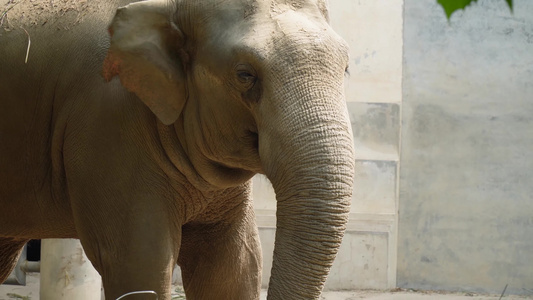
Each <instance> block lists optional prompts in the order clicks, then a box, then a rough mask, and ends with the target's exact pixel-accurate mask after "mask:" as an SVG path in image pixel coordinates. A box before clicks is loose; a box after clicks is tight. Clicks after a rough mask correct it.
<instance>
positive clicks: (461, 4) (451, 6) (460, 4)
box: [437, 0, 513, 19]
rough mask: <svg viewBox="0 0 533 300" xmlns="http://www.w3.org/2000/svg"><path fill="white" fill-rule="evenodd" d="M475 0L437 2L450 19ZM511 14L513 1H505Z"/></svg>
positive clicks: (438, 0) (442, 0)
mask: <svg viewBox="0 0 533 300" xmlns="http://www.w3.org/2000/svg"><path fill="white" fill-rule="evenodd" d="M476 1H477V0H437V2H438V3H439V4H440V5H441V6H442V8H444V12H446V17H447V18H448V19H450V16H451V15H452V14H453V13H454V12H455V11H456V10H459V9H464V8H465V7H467V6H468V5H470V3H472V2H476ZM505 2H507V5H508V6H509V9H510V10H511V12H512V11H513V0H505Z"/></svg>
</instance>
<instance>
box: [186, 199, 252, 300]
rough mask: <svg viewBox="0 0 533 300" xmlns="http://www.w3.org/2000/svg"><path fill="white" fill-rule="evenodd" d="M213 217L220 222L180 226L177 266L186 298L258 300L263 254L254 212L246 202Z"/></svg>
mask: <svg viewBox="0 0 533 300" xmlns="http://www.w3.org/2000/svg"><path fill="white" fill-rule="evenodd" d="M211 214H212V213H209V214H208V215H211ZM215 214H223V215H222V216H223V219H222V220H217V221H216V222H214V223H204V222H194V223H190V224H186V225H185V226H183V239H182V244H181V250H180V254H179V259H178V264H179V265H180V267H181V271H182V278H183V285H184V288H185V294H186V296H187V299H188V300H199V299H201V300H211V299H216V300H233V299H247V300H256V299H257V300H258V299H259V292H260V289H261V269H262V255H261V246H260V242H259V235H258V232H257V226H256V224H255V215H254V213H253V209H252V207H251V205H250V203H249V202H248V201H245V202H244V203H242V204H241V205H239V206H238V207H236V208H234V209H232V210H230V211H228V212H226V213H224V212H221V210H217V211H216V212H215ZM224 214H225V215H224Z"/></svg>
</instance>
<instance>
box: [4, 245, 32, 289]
mask: <svg viewBox="0 0 533 300" xmlns="http://www.w3.org/2000/svg"><path fill="white" fill-rule="evenodd" d="M26 242H28V240H25V239H15V238H6V237H0V283H2V282H4V281H5V280H6V279H7V277H8V276H9V274H10V273H11V271H12V270H13V268H15V265H16V264H17V260H18V258H19V256H20V253H21V252H22V248H23V247H24V245H25V244H26Z"/></svg>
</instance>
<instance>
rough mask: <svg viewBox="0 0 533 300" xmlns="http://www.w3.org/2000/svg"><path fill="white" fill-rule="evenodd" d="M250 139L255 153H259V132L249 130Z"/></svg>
mask: <svg viewBox="0 0 533 300" xmlns="http://www.w3.org/2000/svg"><path fill="white" fill-rule="evenodd" d="M248 139H249V140H250V144H251V147H252V149H253V150H254V151H255V152H257V153H259V134H258V133H257V131H254V130H249V131H248Z"/></svg>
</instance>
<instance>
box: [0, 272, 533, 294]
mask: <svg viewBox="0 0 533 300" xmlns="http://www.w3.org/2000/svg"><path fill="white" fill-rule="evenodd" d="M26 280H27V285H26V286H17V285H0V300H38V299H39V274H38V273H30V274H28V276H27V277H26ZM173 290H174V292H173V294H172V299H173V300H178V299H185V296H184V294H183V290H182V289H181V288H180V287H179V286H175V287H174V289H173ZM322 299H323V300H358V299H372V300H429V299H436V300H498V299H500V295H477V294H471V293H457V294H450V293H441V292H420V291H406V290H400V289H398V290H394V291H367V290H364V291H361V290H359V291H346V292H325V293H324V294H323V295H322ZM518 299H533V296H529V297H524V296H509V295H504V296H503V297H502V300H518ZM261 300H266V291H263V292H262V293H261Z"/></svg>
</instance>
